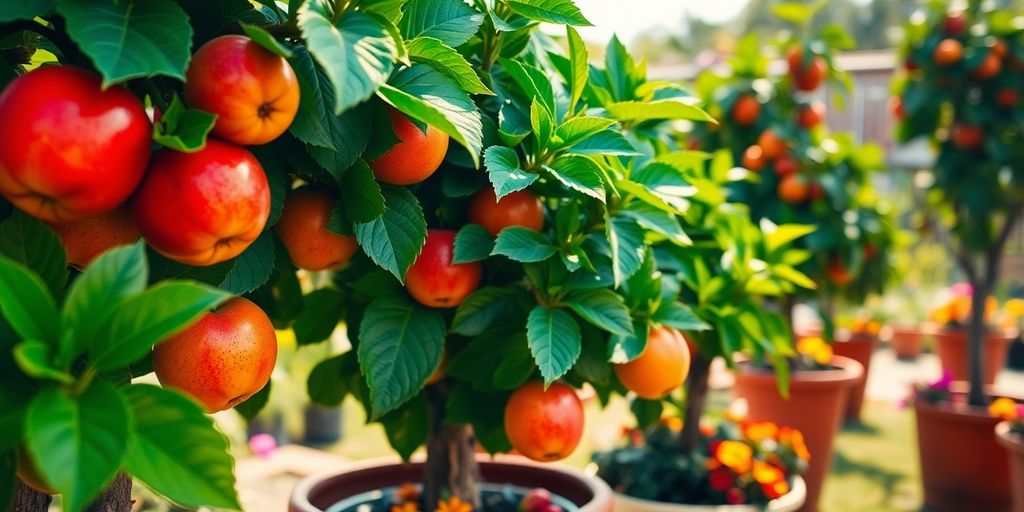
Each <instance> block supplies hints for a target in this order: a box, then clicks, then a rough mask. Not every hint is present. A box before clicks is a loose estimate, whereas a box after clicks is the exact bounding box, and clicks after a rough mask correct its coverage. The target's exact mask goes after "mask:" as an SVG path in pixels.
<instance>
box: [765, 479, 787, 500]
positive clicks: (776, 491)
mask: <svg viewBox="0 0 1024 512" xmlns="http://www.w3.org/2000/svg"><path fill="white" fill-rule="evenodd" d="M761 490H762V491H764V494H765V496H768V498H769V499H773V500H774V499H775V498H778V497H779V496H782V495H783V494H786V493H787V492H789V484H788V483H787V482H786V481H785V480H779V481H778V482H775V483H772V484H761Z"/></svg>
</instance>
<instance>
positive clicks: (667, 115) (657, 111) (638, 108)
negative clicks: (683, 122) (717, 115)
mask: <svg viewBox="0 0 1024 512" xmlns="http://www.w3.org/2000/svg"><path fill="white" fill-rule="evenodd" d="M605 109H606V110H607V111H608V115H610V116H612V117H613V118H615V119H618V120H619V121H647V120H650V119H688V120H690V121H710V122H715V119H714V118H713V117H711V115H709V114H708V113H707V112H705V111H703V110H702V109H701V108H700V107H698V106H696V105H690V104H687V103H683V102H681V101H678V100H656V101H647V102H643V101H622V102H619V103H612V104H610V105H608V106H606V107H605Z"/></svg>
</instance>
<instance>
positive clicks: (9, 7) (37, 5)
mask: <svg viewBox="0 0 1024 512" xmlns="http://www.w3.org/2000/svg"><path fill="white" fill-rule="evenodd" d="M54 3H55V1H54V0H21V1H19V2H5V3H4V4H3V5H2V6H0V23H7V22H8V21H14V20H31V19H32V18H35V17H36V16H42V15H44V14H47V13H48V12H50V10H51V9H53V4H54ZM6 504H7V503H6V502H5V501H4V500H3V498H2V497H0V510H6V508H5V505H6Z"/></svg>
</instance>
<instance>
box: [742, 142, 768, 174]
mask: <svg viewBox="0 0 1024 512" xmlns="http://www.w3.org/2000/svg"><path fill="white" fill-rule="evenodd" d="M742 164H743V167H744V168H746V169H749V170H751V171H753V172H761V169H764V164H765V159H764V151H763V150H762V149H761V146H758V145H757V144H754V145H753V146H750V147H748V148H747V149H746V150H745V151H743V159H742Z"/></svg>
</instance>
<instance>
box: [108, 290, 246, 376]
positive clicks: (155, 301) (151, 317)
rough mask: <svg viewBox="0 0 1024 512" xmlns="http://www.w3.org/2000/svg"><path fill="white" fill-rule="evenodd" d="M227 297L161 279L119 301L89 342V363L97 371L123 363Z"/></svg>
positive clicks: (146, 351) (119, 366)
mask: <svg viewBox="0 0 1024 512" xmlns="http://www.w3.org/2000/svg"><path fill="white" fill-rule="evenodd" d="M228 297H229V295H228V294H227V293H225V292H223V291H221V290H218V289H216V288H212V287H209V286H206V285H202V284H198V283H193V282H188V281H162V282H160V283H159V284H157V285H156V286H154V287H152V288H150V289H148V290H146V291H144V292H142V293H140V294H138V295H136V296H134V297H130V298H128V300H126V301H124V303H122V304H121V306H120V307H119V308H118V309H117V314H116V315H114V316H113V318H112V319H111V322H110V325H109V327H108V328H107V329H106V332H105V333H104V335H103V336H101V337H99V338H97V339H95V340H93V342H92V343H91V344H90V345H89V362H90V364H92V365H93V366H95V367H96V368H97V369H99V370H101V371H106V370H114V369H117V368H121V367H123V366H126V365H128V364H129V363H131V362H134V361H136V360H137V359H139V358H140V357H142V356H144V355H146V353H148V352H149V350H150V348H152V346H153V345H156V344H157V343H159V342H161V341H163V340H164V339H166V338H167V337H169V336H171V335H173V334H175V333H177V332H178V331H180V330H182V329H184V328H186V327H188V326H189V325H190V324H191V323H192V322H194V321H196V320H198V319H199V317H200V316H202V315H203V314H204V313H206V312H207V311H209V310H211V309H213V308H214V307H216V306H217V304H220V303H221V302H223V301H224V300H226V299H227V298H228Z"/></svg>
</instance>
